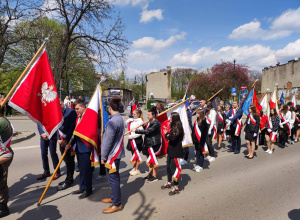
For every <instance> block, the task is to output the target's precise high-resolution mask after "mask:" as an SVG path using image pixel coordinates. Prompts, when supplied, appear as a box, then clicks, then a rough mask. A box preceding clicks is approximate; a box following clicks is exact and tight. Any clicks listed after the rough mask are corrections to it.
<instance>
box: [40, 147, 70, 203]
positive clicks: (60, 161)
mask: <svg viewBox="0 0 300 220" xmlns="http://www.w3.org/2000/svg"><path fill="white" fill-rule="evenodd" d="M70 146H71V142H69V143H68V145H67V147H68V148H69V147H70ZM67 151H68V150H67V149H65V151H64V153H63V155H62V156H61V158H60V160H59V162H58V164H57V166H56V168H55V170H54V172H53V174H52V176H51V178H50V180H49V182H48V184H47V186H46V188H45V190H44V192H43V194H42V196H41V198H40V200H39V202H38V204H37V206H41V202H42V200H43V198H44V196H45V194H46V192H47V190H48V188H49V186H50V184H51V182H52V180H53V178H54V175H55V174H56V172H57V170H58V169H59V167H60V164H61V163H62V161H63V159H64V158H65V156H66V153H67Z"/></svg>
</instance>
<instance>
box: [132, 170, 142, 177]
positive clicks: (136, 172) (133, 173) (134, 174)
mask: <svg viewBox="0 0 300 220" xmlns="http://www.w3.org/2000/svg"><path fill="white" fill-rule="evenodd" d="M139 174H141V172H140V171H139V170H134V171H132V172H131V173H130V175H131V176H136V175H139Z"/></svg>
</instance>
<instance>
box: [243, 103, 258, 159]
mask: <svg viewBox="0 0 300 220" xmlns="http://www.w3.org/2000/svg"><path fill="white" fill-rule="evenodd" d="M245 123H246V126H245V129H244V131H245V139H246V143H247V149H248V154H247V155H246V156H245V157H246V158H248V159H253V157H254V151H255V143H256V140H257V136H258V132H259V126H260V117H259V115H258V114H257V112H256V107H255V106H254V105H250V107H249V114H248V117H247V119H246V121H245Z"/></svg>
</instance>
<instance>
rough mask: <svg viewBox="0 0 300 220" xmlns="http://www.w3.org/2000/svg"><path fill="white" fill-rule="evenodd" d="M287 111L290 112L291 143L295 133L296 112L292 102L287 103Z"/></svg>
mask: <svg viewBox="0 0 300 220" xmlns="http://www.w3.org/2000/svg"><path fill="white" fill-rule="evenodd" d="M287 105H288V108H289V111H290V112H291V120H290V137H291V141H292V142H291V144H294V136H295V135H296V130H295V126H294V125H295V121H296V112H295V107H294V106H293V103H292V102H288V103H287Z"/></svg>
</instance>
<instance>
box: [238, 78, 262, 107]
mask: <svg viewBox="0 0 300 220" xmlns="http://www.w3.org/2000/svg"><path fill="white" fill-rule="evenodd" d="M257 81H258V79H256V80H255V81H254V83H253V84H252V86H251V88H250V92H251V90H252V89H253V88H254V87H255V84H256V82H257ZM250 92H248V93H247V95H246V96H245V98H244V99H243V101H242V102H241V104H240V106H242V105H243V104H244V102H245V101H246V99H247V98H248V96H249V94H250Z"/></svg>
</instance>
